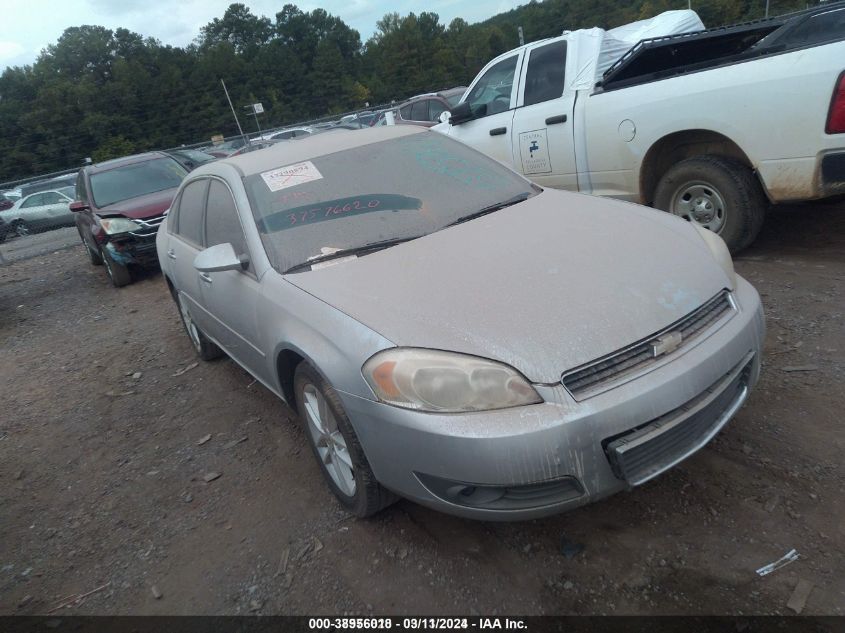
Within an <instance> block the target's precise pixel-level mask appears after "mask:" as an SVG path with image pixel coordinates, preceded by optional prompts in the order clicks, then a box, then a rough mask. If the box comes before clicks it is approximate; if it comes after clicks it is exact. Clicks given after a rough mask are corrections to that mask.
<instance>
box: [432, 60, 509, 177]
mask: <svg viewBox="0 0 845 633" xmlns="http://www.w3.org/2000/svg"><path fill="white" fill-rule="evenodd" d="M522 56H523V52H522V51H521V50H520V51H518V52H515V53H514V54H513V55H509V56H508V57H504V58H502V59H500V60H499V61H497V62H495V63H494V64H492V65H491V66H489V67H488V68H487V69H486V70H485V71H484V72H483V73H482V74H481V76H480V77H479V78H478V79H477V80H476V81H475V82H474V83H473V84H472V85H471V86H470V88H469V90H467V94H466V96H465V97H464V99H463V101H462V103H469V104H470V107H471V108H472V110H473V111H474V112H478V111H482V112H483V113H484V114H482V115H481V116H480V117H479V118H476V119H473V120H471V121H465V122H464V123H461V124H459V125H450V126H449V130H448V131H447V132H446V133H447V134H448V135H449V136H451V137H452V138H455V139H457V140H459V141H462V142H463V143H466V144H467V145H469V146H470V147H474V148H475V149H477V150H479V151H480V152H482V153H484V154H487V155H488V156H490V157H492V158H495V159H496V160H498V161H500V162H502V163H505V164H506V165H508V166H509V167H514V164H513V160H512V157H513V151H512V150H511V135H510V133H511V129H510V128H511V123H512V122H513V113H514V110H513V108H514V107H515V106H516V93H517V81H516V78H517V73H518V72H519V68H520V64H521V62H522ZM517 169H518V167H517Z"/></svg>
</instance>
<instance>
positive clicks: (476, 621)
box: [308, 617, 528, 631]
mask: <svg viewBox="0 0 845 633" xmlns="http://www.w3.org/2000/svg"><path fill="white" fill-rule="evenodd" d="M308 628H309V629H311V630H321V629H334V630H353V629H359V630H360V629H382V630H387V629H393V628H396V629H401V630H406V631H407V630H432V629H433V630H445V629H479V630H490V629H507V630H521V629H527V628H528V626H527V624H526V623H525V621H524V620H521V619H518V618H484V617H473V618H413V617H411V618H402V619H401V620H399V619H393V618H390V617H385V618H379V617H371V618H309V620H308Z"/></svg>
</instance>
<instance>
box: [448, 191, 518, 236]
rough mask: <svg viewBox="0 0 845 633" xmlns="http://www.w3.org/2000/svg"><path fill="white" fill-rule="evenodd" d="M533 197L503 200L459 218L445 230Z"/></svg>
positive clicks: (516, 197) (515, 197)
mask: <svg viewBox="0 0 845 633" xmlns="http://www.w3.org/2000/svg"><path fill="white" fill-rule="evenodd" d="M530 197H531V194H530V193H528V192H526V193H521V194H519V195H518V196H514V197H513V198H509V199H507V200H503V201H502V202H497V203H496V204H491V205H490V206H489V207H484V208H483V209H479V210H478V211H475V212H474V213H470V214H469V215H464V216H461V217H459V218H458V219H457V220H455V221H454V222H450V223H449V224H447V225H446V226H444V227H443V228H444V229H445V228H449V227H450V226H455V225H456V224H463V223H464V222H469V221H470V220H474V219H475V218H480V217H481V216H482V215H487V214H488V213H493V212H494V211H498V210H499V209H504V208H505V207H510V206H512V205H514V204H518V203H520V202H524V201H526V200H528V198H530Z"/></svg>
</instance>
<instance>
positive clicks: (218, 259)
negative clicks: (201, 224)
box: [194, 243, 249, 273]
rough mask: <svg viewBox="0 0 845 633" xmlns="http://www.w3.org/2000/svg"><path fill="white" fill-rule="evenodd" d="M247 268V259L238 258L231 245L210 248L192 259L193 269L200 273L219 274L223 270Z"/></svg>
mask: <svg viewBox="0 0 845 633" xmlns="http://www.w3.org/2000/svg"><path fill="white" fill-rule="evenodd" d="M247 266H249V259H248V258H247V257H246V256H244V255H242V256H240V257H238V255H237V254H236V253H235V249H234V248H232V245H231V244H228V243H226V244H218V245H217V246H210V247H209V248H207V249H205V250H204V251H202V252H200V253H199V255H197V256H196V257H195V258H194V268H196V269H197V270H198V271H200V272H201V273H219V272H223V271H224V270H244V269H246V268H247Z"/></svg>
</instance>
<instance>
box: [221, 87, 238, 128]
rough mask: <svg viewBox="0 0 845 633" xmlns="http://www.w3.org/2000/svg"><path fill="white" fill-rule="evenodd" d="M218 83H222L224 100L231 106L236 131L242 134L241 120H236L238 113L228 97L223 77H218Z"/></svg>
mask: <svg viewBox="0 0 845 633" xmlns="http://www.w3.org/2000/svg"><path fill="white" fill-rule="evenodd" d="M220 83H221V84H223V92H225V93H226V100H227V101H228V102H229V107H230V108H232V116H233V117H235V123H237V124H238V132H240V133H241V136H243V135H244V131H243V130H242V129H241V122H240V121H238V115H237V113H236V112H235V106H233V105H232V100H231V99H230V98H229V91H228V90H226V82H225V81H223V79H222V78H221V79H220Z"/></svg>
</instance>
